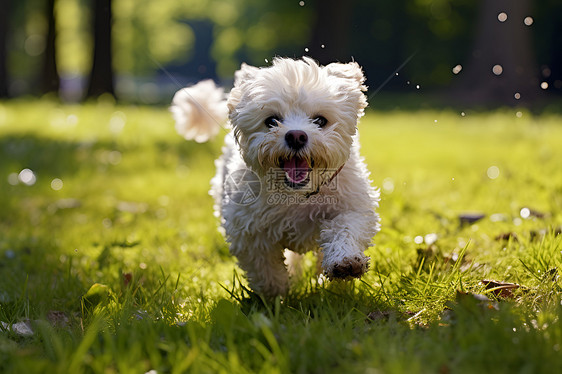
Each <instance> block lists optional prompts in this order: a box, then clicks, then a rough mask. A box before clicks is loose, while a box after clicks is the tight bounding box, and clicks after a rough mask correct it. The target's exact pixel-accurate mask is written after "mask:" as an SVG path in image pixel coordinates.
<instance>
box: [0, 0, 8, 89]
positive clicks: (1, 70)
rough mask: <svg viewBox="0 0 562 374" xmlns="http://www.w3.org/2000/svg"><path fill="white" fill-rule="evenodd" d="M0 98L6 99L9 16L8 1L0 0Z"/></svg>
mask: <svg viewBox="0 0 562 374" xmlns="http://www.w3.org/2000/svg"><path fill="white" fill-rule="evenodd" d="M0 9H2V11H1V12H0V98H7V97H8V96H9V93H8V66H7V65H8V64H7V62H8V50H7V48H6V43H7V41H8V15H9V14H10V0H0Z"/></svg>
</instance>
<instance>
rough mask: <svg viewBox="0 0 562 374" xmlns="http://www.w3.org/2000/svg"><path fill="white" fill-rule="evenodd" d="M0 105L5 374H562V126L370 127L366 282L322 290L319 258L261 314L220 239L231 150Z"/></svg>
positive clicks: (127, 118) (413, 123)
mask: <svg viewBox="0 0 562 374" xmlns="http://www.w3.org/2000/svg"><path fill="white" fill-rule="evenodd" d="M0 105H1V108H2V109H1V110H2V113H3V115H2V116H1V117H0V119H1V122H0V160H1V161H0V206H1V207H2V209H0V233H1V236H0V259H1V260H0V321H2V322H5V325H2V326H3V327H2V331H1V332H0V371H1V372H94V373H98V372H99V373H101V372H104V373H105V372H124V373H126V372H132V373H139V372H140V373H144V372H148V371H150V370H156V371H157V372H158V373H160V372H172V373H175V372H178V373H180V372H186V371H191V372H229V373H233V372H234V373H236V372H240V373H246V372H256V371H263V372H365V371H367V370H368V369H373V370H374V371H382V372H476V371H483V372H491V371H492V372H513V371H519V370H524V371H525V370H526V371H530V372H544V371H547V370H551V368H554V367H560V365H562V359H561V358H560V357H561V356H560V354H559V352H560V348H561V347H562V327H561V325H560V322H559V318H560V316H561V315H562V307H561V304H560V302H561V299H562V298H561V297H560V291H561V289H560V280H559V269H560V268H561V266H562V253H561V251H562V236H561V235H559V234H560V228H561V227H562V214H561V209H562V173H561V172H560V161H559V160H561V159H562V148H560V144H562V127H561V126H560V124H561V123H562V122H561V118H560V117H559V116H556V115H551V114H543V115H533V114H531V113H528V112H525V111H522V112H521V114H520V115H516V110H507V109H506V110H499V111H496V112H489V113H472V112H466V113H464V114H461V113H460V112H458V113H457V112H454V111H451V110H444V111H437V110H425V111H418V112H382V111H372V112H369V113H368V114H367V116H366V117H365V118H364V119H363V120H362V123H361V124H360V131H361V143H362V153H363V155H364V156H365V158H366V162H367V164H368V166H369V169H370V170H371V173H372V174H371V178H372V179H373V184H374V185H377V186H380V187H381V192H382V201H381V206H380V209H379V213H380V215H381V217H382V227H383V229H382V231H381V232H380V233H379V234H378V235H377V236H376V237H375V239H374V242H375V246H374V247H373V248H371V249H369V250H368V252H367V254H368V255H369V256H370V257H371V270H370V272H369V273H367V275H366V276H364V277H363V278H362V279H361V280H358V281H354V282H349V283H345V282H331V283H330V282H327V281H325V279H323V278H318V277H317V275H316V264H315V260H314V258H313V256H311V255H308V256H306V257H305V262H304V268H303V277H302V278H301V279H296V280H295V281H294V286H293V288H292V291H291V293H290V294H289V295H288V296H287V297H285V298H283V299H279V298H278V299H277V300H275V301H273V302H266V301H264V300H263V299H262V298H261V297H259V295H256V294H254V293H253V292H252V291H251V290H249V289H248V288H247V285H246V282H245V280H244V278H243V275H242V273H241V272H240V270H238V269H237V267H236V264H235V260H234V259H233V258H232V257H231V256H230V255H229V254H228V247H227V245H226V243H225V242H224V239H223V238H222V236H221V235H220V234H219V233H218V231H217V220H216V218H215V217H214V216H213V212H212V200H211V198H210V197H209V196H208V193H207V191H208V189H209V180H210V178H211V177H212V176H213V174H214V165H213V160H214V159H215V158H216V157H217V156H218V155H219V154H220V147H221V144H222V140H221V139H217V140H215V141H213V142H211V143H207V144H195V143H189V142H185V141H184V140H183V139H181V138H180V137H179V136H177V135H176V134H175V133H174V129H173V124H172V119H171V117H170V115H169V113H168V112H167V111H166V110H165V109H163V108H148V107H125V106H114V105H111V104H104V103H100V104H88V105H84V106H71V105H59V104H55V103H53V102H49V101H38V102H29V101H22V102H10V103H2V104H0ZM373 106H374V107H375V108H376V103H375V104H374V105H373ZM24 169H29V172H31V173H32V174H29V172H26V173H27V174H25V173H24V175H20V173H21V172H22V170H24ZM26 175H27V177H30V176H31V175H33V178H34V179H33V178H31V179H26V178H27V177H26ZM491 281H493V282H495V283H490V282H491ZM491 284H492V285H496V286H497V285H499V288H498V287H495V288H494V286H490V285H491ZM505 284H508V285H509V286H508V287H510V288H509V290H510V291H509V293H503V294H502V293H500V292H499V290H501V289H502V285H505ZM16 323H26V324H27V325H28V326H29V327H30V328H31V329H32V330H33V334H32V335H30V336H24V335H21V334H19V333H18V332H17V331H16V330H15V329H14V328H13V326H14V324H16ZM4 326H6V327H4Z"/></svg>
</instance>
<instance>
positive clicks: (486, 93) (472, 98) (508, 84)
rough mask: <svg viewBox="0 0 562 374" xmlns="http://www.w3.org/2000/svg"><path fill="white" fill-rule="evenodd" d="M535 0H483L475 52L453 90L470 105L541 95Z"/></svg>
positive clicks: (513, 102) (515, 101)
mask: <svg viewBox="0 0 562 374" xmlns="http://www.w3.org/2000/svg"><path fill="white" fill-rule="evenodd" d="M531 4H532V0H482V2H481V5H480V14H479V19H478V27H477V35H476V40H475V44H474V47H473V50H472V55H471V56H470V58H469V61H468V63H467V64H466V68H465V69H463V70H464V71H461V72H460V74H459V75H460V77H459V83H458V86H457V87H456V89H455V90H454V94H455V95H454V100H455V101H458V102H460V103H463V104H467V105H488V104H492V105H497V104H504V105H505V104H507V105H518V104H523V103H531V102H533V101H535V100H536V99H537V98H538V96H539V95H540V86H539V80H538V68H537V66H536V61H535V53H534V49H533V46H532V35H531V32H532V26H528V25H526V24H525V22H524V20H525V18H526V17H528V16H530V15H531V14H530V10H531Z"/></svg>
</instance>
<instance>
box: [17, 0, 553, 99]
mask: <svg viewBox="0 0 562 374" xmlns="http://www.w3.org/2000/svg"><path fill="white" fill-rule="evenodd" d="M327 4H328V2H322V1H321V0H307V1H300V2H299V1H297V0H294V1H293V0H292V1H274V0H184V1H173V0H161V1H149V0H113V9H112V10H113V22H114V23H113V24H114V26H113V53H114V68H115V71H116V72H117V74H119V75H121V76H131V77H152V76H154V75H155V74H156V73H157V72H158V70H159V65H161V66H166V67H173V68H176V70H177V71H180V72H181V71H182V70H181V67H182V66H183V67H184V68H185V66H187V64H189V63H190V62H191V61H193V60H194V59H197V58H201V53H203V54H209V56H206V57H207V58H210V59H211V60H212V61H214V63H215V66H213V67H212V69H215V70H216V71H213V72H209V76H212V77H218V78H229V79H230V78H231V77H232V73H233V72H234V71H235V70H236V69H237V68H238V67H239V66H240V63H241V62H242V61H245V62H248V63H250V64H256V65H264V64H267V63H268V62H269V61H270V60H271V59H272V57H274V56H276V55H281V56H290V57H300V56H301V55H303V54H309V55H311V56H312V57H315V54H316V53H318V51H319V50H320V48H322V49H324V48H325V50H326V51H328V52H329V49H330V48H334V47H333V46H331V45H330V41H329V40H328V41H326V42H325V45H324V44H322V46H320V45H311V40H313V35H315V32H317V31H318V29H321V28H323V27H332V26H333V25H334V24H336V23H338V22H343V20H339V19H319V17H318V14H319V13H318V9H319V7H321V6H327ZM480 4H481V2H478V1H471V0H456V1H453V0H400V1H393V2H389V1H380V0H379V1H372V0H352V1H350V2H349V5H348V6H349V9H351V11H350V13H349V14H350V15H349V17H351V19H348V20H346V22H347V23H349V24H350V25H351V27H349V30H348V35H346V36H345V37H346V39H347V40H349V50H350V52H351V54H350V56H349V59H351V58H354V59H355V60H357V61H359V62H360V63H361V64H362V65H363V66H364V67H365V70H366V71H367V73H368V77H369V79H370V82H369V84H370V86H376V85H378V83H380V82H382V81H384V79H385V78H386V77H387V76H388V75H389V74H390V73H392V71H393V70H394V69H395V68H396V67H398V66H399V65H400V64H401V63H403V62H404V61H405V60H406V59H407V58H408V57H409V56H411V55H412V54H414V55H415V59H414V60H413V62H412V63H409V64H408V65H407V66H406V67H405V69H404V73H405V74H404V76H407V77H408V78H407V79H406V78H404V79H403V80H402V79H395V80H393V81H392V82H391V84H390V86H389V88H392V86H393V85H394V88H402V89H404V88H407V86H406V84H405V83H406V80H408V81H411V82H419V83H420V84H422V85H423V86H424V87H442V86H446V85H448V84H449V83H450V81H451V79H452V77H453V74H452V72H451V69H452V67H453V66H455V65H457V64H459V63H465V62H466V60H467V59H468V56H469V55H470V53H471V51H472V48H473V42H474V40H473V36H474V32H475V29H476V27H477V16H478V9H479V6H480ZM55 8H56V9H55V12H56V16H57V39H56V40H57V57H58V68H59V72H60V74H61V75H62V76H66V77H73V76H86V75H87V74H88V72H89V69H90V68H91V55H92V52H91V50H92V35H91V30H90V28H91V27H90V26H91V25H90V23H91V9H90V8H91V1H86V0H57V1H56V4H55ZM561 11H562V4H560V3H559V2H557V1H554V0H549V1H541V2H537V1H535V2H533V10H532V12H531V13H532V14H531V15H532V16H533V17H534V20H535V22H534V24H533V30H532V31H533V33H534V39H535V52H536V55H537V57H538V61H537V63H538V64H539V66H541V65H548V64H555V63H556V61H557V58H559V55H560V53H558V52H553V51H555V50H556V48H555V47H556V46H559V39H560V36H558V35H559V34H560V32H558V31H557V30H558V29H557V27H558V28H559V26H556V25H557V22H556V19H557V16H556V14H561ZM10 12H11V14H12V17H11V20H12V21H11V25H10V30H11V31H10V35H9V48H8V49H9V53H10V59H9V70H10V75H11V76H12V77H15V78H16V79H23V80H26V81H32V80H33V78H36V77H37V75H38V71H40V69H39V67H40V64H41V58H42V53H43V51H44V48H45V35H46V32H47V30H46V29H47V22H46V16H45V10H44V4H43V1H40V0H23V1H19V2H13V4H12V9H11V10H10ZM194 22H205V23H207V24H208V25H209V28H210V30H211V31H210V33H211V35H210V40H209V41H208V43H210V45H208V46H204V48H203V50H202V52H201V51H199V52H198V53H199V54H198V53H197V51H196V49H197V48H201V46H199V47H198V44H197V43H198V40H199V41H200V40H201V38H202V36H201V35H200V34H198V32H197V30H195V28H194V27H193V24H194ZM558 23H559V22H558ZM200 43H207V41H205V42H201V41H200ZM207 47H208V48H207ZM323 52H325V51H323ZM557 56H558V57H557ZM195 66H197V65H196V64H195ZM400 78H401V77H400ZM411 87H413V86H410V88H411ZM28 91H29V89H28Z"/></svg>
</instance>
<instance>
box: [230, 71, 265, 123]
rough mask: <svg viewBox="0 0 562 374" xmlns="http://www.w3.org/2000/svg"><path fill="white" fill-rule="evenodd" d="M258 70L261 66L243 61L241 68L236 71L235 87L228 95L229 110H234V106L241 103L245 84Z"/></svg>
mask: <svg viewBox="0 0 562 374" xmlns="http://www.w3.org/2000/svg"><path fill="white" fill-rule="evenodd" d="M258 70H259V68H257V67H255V66H250V65H248V64H245V63H242V66H241V67H240V70H237V71H236V72H235V73H234V87H233V88H232V90H231V91H230V94H229V95H228V102H227V106H228V111H229V112H232V111H233V110H234V108H236V106H237V105H238V103H240V100H241V99H242V94H243V91H244V88H243V86H244V84H245V83H247V82H249V81H251V80H252V78H253V77H255V75H256V73H257V72H258Z"/></svg>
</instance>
